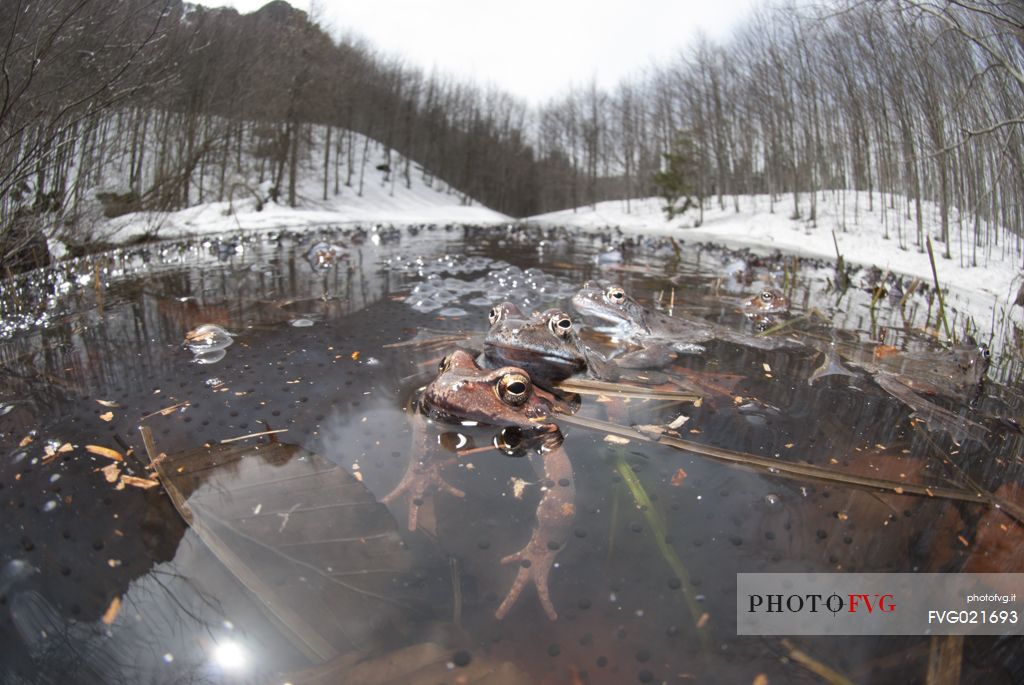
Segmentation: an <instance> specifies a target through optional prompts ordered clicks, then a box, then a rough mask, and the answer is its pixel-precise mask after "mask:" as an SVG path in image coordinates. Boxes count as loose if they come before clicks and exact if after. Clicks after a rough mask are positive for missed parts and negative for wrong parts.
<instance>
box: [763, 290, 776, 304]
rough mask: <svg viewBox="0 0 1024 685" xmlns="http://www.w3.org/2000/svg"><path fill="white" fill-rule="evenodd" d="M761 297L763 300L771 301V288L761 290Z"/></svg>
mask: <svg viewBox="0 0 1024 685" xmlns="http://www.w3.org/2000/svg"><path fill="white" fill-rule="evenodd" d="M761 299H762V300H763V301H765V302H771V301H772V300H774V299H775V293H773V292H772V291H771V290H762V291H761Z"/></svg>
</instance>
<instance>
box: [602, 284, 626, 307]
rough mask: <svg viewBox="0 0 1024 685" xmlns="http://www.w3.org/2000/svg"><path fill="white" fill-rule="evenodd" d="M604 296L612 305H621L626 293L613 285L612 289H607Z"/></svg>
mask: <svg viewBox="0 0 1024 685" xmlns="http://www.w3.org/2000/svg"><path fill="white" fill-rule="evenodd" d="M604 295H605V297H606V298H608V301H609V302H612V303H614V304H622V303H623V302H625V301H626V291H625V290H623V289H622V288H620V287H619V286H617V285H613V286H612V287H610V288H608V291H607V292H605V294H604Z"/></svg>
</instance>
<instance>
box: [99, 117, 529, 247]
mask: <svg viewBox="0 0 1024 685" xmlns="http://www.w3.org/2000/svg"><path fill="white" fill-rule="evenodd" d="M353 139H354V142H350V144H351V145H352V146H353V147H354V148H355V149H356V150H358V151H359V154H357V155H355V159H354V161H353V169H352V172H351V174H349V172H348V169H347V164H348V160H347V159H345V160H344V162H343V163H342V164H341V176H342V178H343V179H346V178H350V179H351V183H352V185H351V186H348V185H345V183H344V181H342V182H341V184H340V185H339V191H340V192H339V193H338V194H337V195H335V194H334V172H333V171H332V172H331V174H330V176H329V179H328V192H327V199H326V200H324V199H323V183H324V181H323V144H324V129H323V128H318V129H317V130H316V131H315V132H314V135H313V141H314V142H313V144H312V145H310V146H309V148H308V150H307V152H306V154H305V155H303V156H302V158H301V159H300V162H299V174H298V182H297V183H296V196H297V198H296V200H297V201H296V205H297V206H296V207H294V208H293V207H289V206H287V204H285V198H286V197H287V186H286V185H285V184H282V188H281V197H280V198H279V201H278V202H272V201H265V202H264V203H263V207H262V209H261V210H257V204H258V203H257V200H256V197H255V194H259V195H260V196H261V197H262V198H266V197H267V196H268V194H269V188H270V183H269V182H267V181H264V182H263V183H262V184H261V183H260V182H259V181H258V178H256V172H255V171H254V169H255V167H256V163H255V160H253V161H251V163H250V168H251V169H252V171H251V172H250V173H249V174H248V176H249V177H248V178H241V179H239V182H238V184H237V190H236V191H235V197H234V199H233V201H232V202H226V201H225V202H204V203H199V204H196V205H194V206H192V207H188V208H186V209H182V210H179V211H176V212H135V213H132V214H125V215H123V216H119V217H116V218H114V219H108V220H105V221H104V222H103V223H102V225H101V226H99V227H98V230H97V231H96V233H97V234H98V235H99V236H100V237H102V238H103V239H105V240H109V241H110V242H125V241H128V240H130V239H132V238H135V237H137V236H140V235H151V236H155V237H158V238H182V237H188V236H195V235H202V234H210V233H220V232H224V231H237V230H258V229H274V228H291V229H302V228H311V227H316V226H325V225H337V224H344V223H362V224H371V223H383V224H389V223H390V224H408V223H435V224H443V223H473V224H487V223H500V222H508V221H511V219H510V218H509V217H508V216H506V215H504V214H501V213H500V212H496V211H494V210H491V209H488V208H487V207H484V206H482V205H480V204H479V203H477V202H475V201H473V200H470V199H467V198H465V197H464V196H462V195H461V194H460V193H458V192H457V191H456V190H455V189H453V188H451V187H450V186H449V185H448V184H446V183H445V182H444V181H442V180H440V179H438V178H436V177H431V176H430V175H429V174H426V173H424V172H423V171H422V169H421V167H420V166H419V165H418V164H415V163H413V164H412V165H411V166H412V168H411V169H410V174H409V183H408V184H407V183H406V179H405V176H404V174H403V173H402V170H403V168H404V165H405V159H404V158H402V157H401V156H399V155H398V154H397V153H395V152H394V151H392V153H391V155H390V156H389V155H388V154H387V149H386V148H385V147H384V146H383V145H382V144H380V143H378V142H376V141H373V140H370V141H369V146H368V147H367V148H366V149H367V150H368V153H369V154H368V157H367V159H366V161H365V162H364V161H363V160H362V150H363V149H364V148H363V144H364V140H365V139H364V138H363V136H361V135H359V134H354V136H353ZM332 159H333V157H332ZM389 163H390V167H391V169H392V170H391V171H390V172H389V171H381V170H380V169H378V167H380V166H382V165H385V164H389ZM332 164H333V162H332ZM361 174H362V175H363V179H362V183H361V184H360V175H361ZM360 186H361V190H362V192H360Z"/></svg>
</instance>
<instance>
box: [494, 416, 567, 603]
mask: <svg viewBox="0 0 1024 685" xmlns="http://www.w3.org/2000/svg"><path fill="white" fill-rule="evenodd" d="M531 460H533V461H534V465H535V467H536V466H539V467H540V468H538V469H537V471H538V472H539V473H540V474H541V475H542V477H543V483H544V496H543V497H541V500H540V503H539V504H538V505H537V526H536V527H535V528H534V529H533V534H532V535H531V536H530V541H529V542H527V543H526V546H525V547H523V548H522V549H521V550H519V551H518V552H516V553H515V554H510V555H508V556H507V557H505V558H504V559H502V560H501V563H502V564H518V565H519V573H517V574H516V579H515V580H514V581H513V582H512V587H511V588H509V591H508V594H507V595H506V596H505V599H504V601H502V603H501V606H499V607H498V609H497V611H495V612H494V616H495V618H497V619H499V620H501V619H503V618H505V616H506V615H507V614H508V612H509V610H510V609H511V608H512V607H513V605H515V603H516V601H517V600H518V599H519V595H520V594H521V593H522V591H523V588H525V587H526V585H527V584H528V583H529V582H531V581H532V582H533V584H534V585H535V586H536V587H537V597H538V598H539V599H540V603H541V606H542V607H543V608H544V613H546V614H547V615H548V618H549V619H551V620H552V621H554V620H555V619H556V618H558V613H557V612H556V611H555V607H554V604H552V603H551V595H550V593H549V591H548V575H549V573H550V572H551V566H552V565H553V564H554V562H555V557H556V556H558V553H559V552H560V551H561V550H562V548H563V547H564V546H565V543H566V541H567V539H568V537H569V529H570V528H571V527H572V520H573V516H574V515H575V500H576V485H575V482H574V481H573V477H572V464H571V463H570V461H569V456H568V455H567V454H566V453H565V449H564V448H563V447H562V435H561V433H558V432H557V431H556V432H554V433H552V434H551V435H550V436H548V437H547V438H546V439H545V444H544V445H543V446H542V447H541V450H540V453H539V454H535V455H533V456H532V457H531ZM538 462H539V464H538Z"/></svg>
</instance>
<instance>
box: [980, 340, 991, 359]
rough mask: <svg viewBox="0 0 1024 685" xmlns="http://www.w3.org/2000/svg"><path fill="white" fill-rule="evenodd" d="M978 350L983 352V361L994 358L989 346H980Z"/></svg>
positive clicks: (983, 344)
mask: <svg viewBox="0 0 1024 685" xmlns="http://www.w3.org/2000/svg"><path fill="white" fill-rule="evenodd" d="M978 349H979V350H980V351H981V358H982V359H991V358H992V352H991V351H990V350H989V349H988V345H986V344H985V343H982V344H981V345H978Z"/></svg>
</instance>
